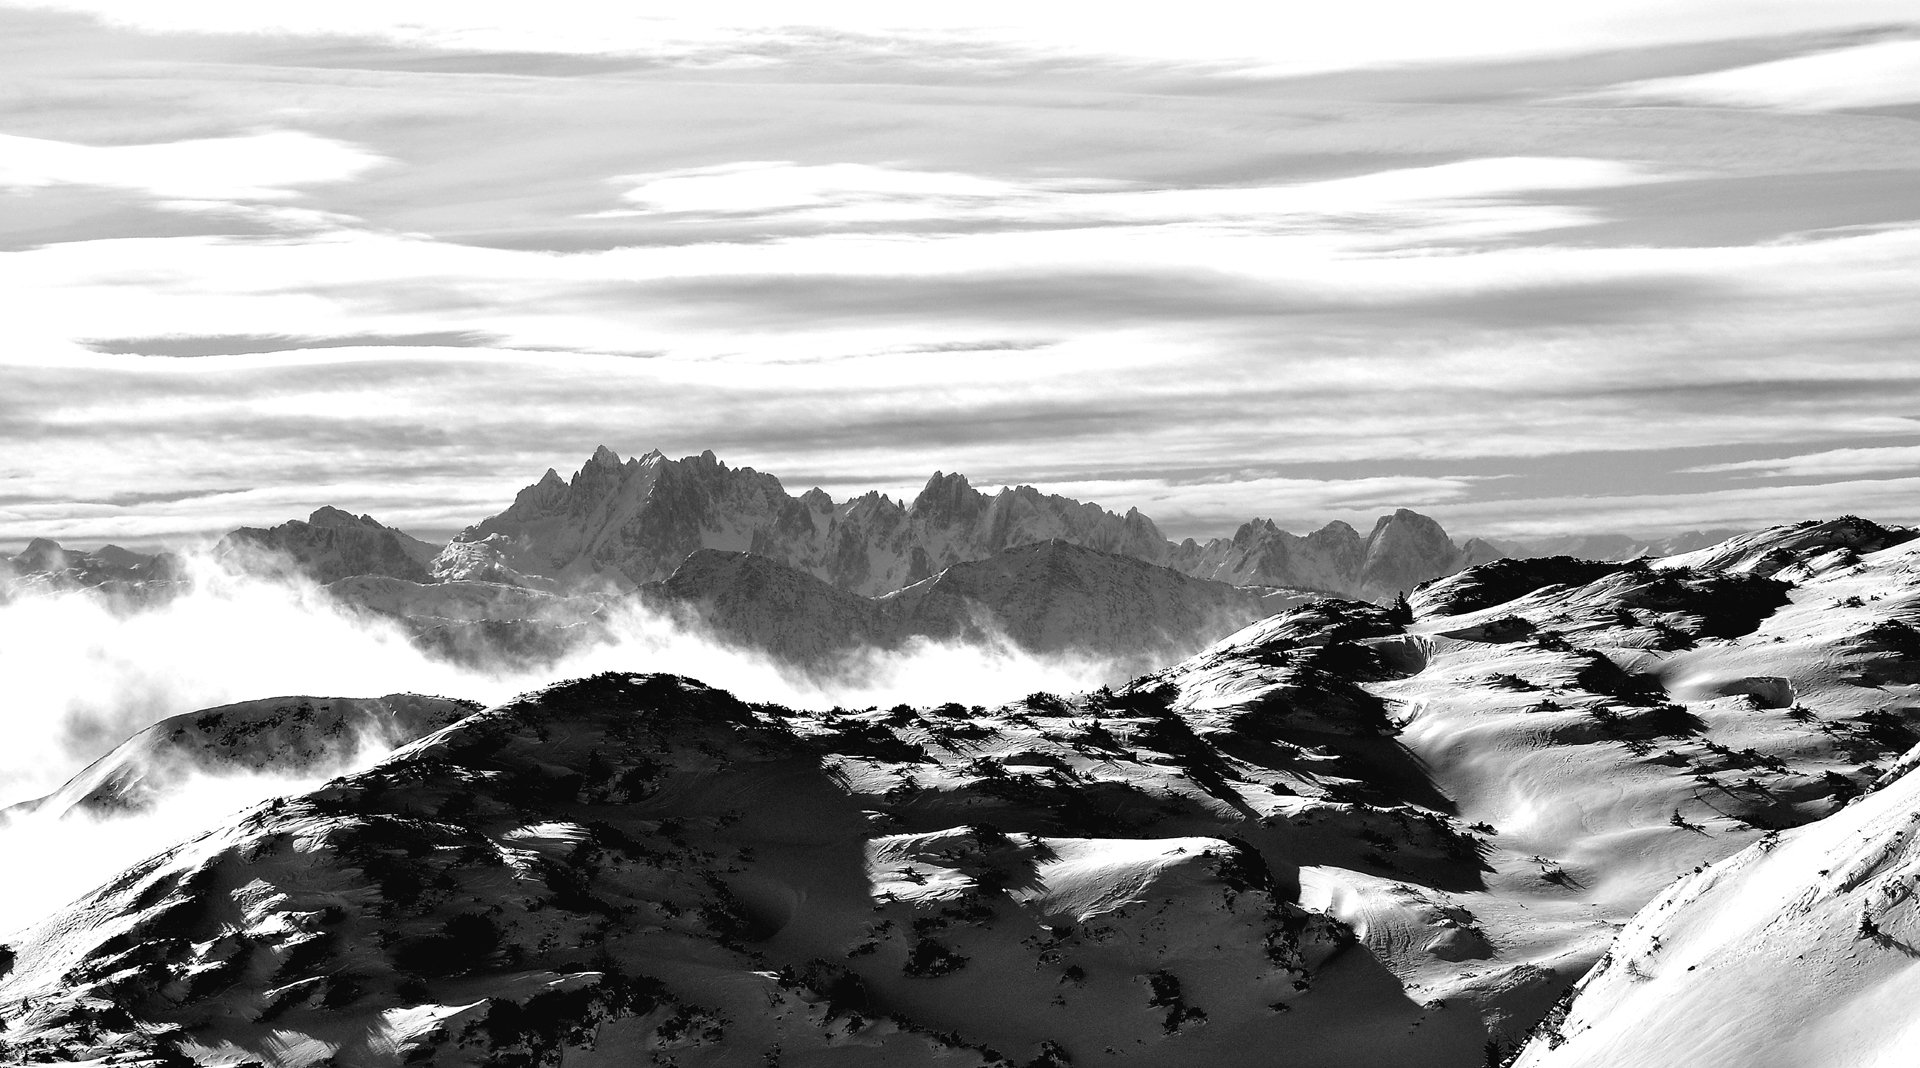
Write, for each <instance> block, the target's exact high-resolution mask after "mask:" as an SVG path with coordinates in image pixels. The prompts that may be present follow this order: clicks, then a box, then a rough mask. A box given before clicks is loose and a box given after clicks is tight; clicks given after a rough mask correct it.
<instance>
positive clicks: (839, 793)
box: [0, 517, 1920, 1068]
mask: <svg viewBox="0 0 1920 1068" xmlns="http://www.w3.org/2000/svg"><path fill="white" fill-rule="evenodd" d="M733 559H735V558H719V559H715V560H714V561H713V563H714V564H715V565H716V566H718V567H720V568H721V569H723V570H724V569H725V568H726V567H727V566H728V565H729V564H730V563H731V562H732V560H733ZM822 586H823V588H828V589H830V588H831V587H825V586H824V584H822ZM388 700H389V701H390V702H391V701H393V700H394V699H388ZM309 704H310V705H311V704H312V701H311V700H310V701H309ZM288 707H289V704H288V703H287V702H280V703H273V702H269V703H266V704H265V705H262V706H260V707H258V708H256V709H255V710H254V712H252V713H249V715H257V716H264V717H266V718H267V719H268V720H270V721H271V722H272V723H273V724H275V727H276V729H280V730H283V731H285V732H286V733H284V734H282V735H281V736H280V739H281V740H280V741H278V742H276V743H275V745H276V747H288V748H289V749H290V751H291V750H292V749H297V748H298V746H297V745H296V742H297V737H298V735H299V733H300V731H301V730H303V729H306V728H304V727H303V726H302V722H303V721H299V720H298V719H297V718H296V717H289V716H288V715H286V714H285V711H284V710H285V709H286V708H288ZM294 707H297V705H296V706H294ZM422 708H423V709H425V708H426V706H422ZM272 709H281V710H282V711H280V712H273V711H271V710H272ZM451 711H455V714H457V715H458V716H459V718H457V719H456V720H455V721H453V722H451V723H450V724H449V725H447V726H444V727H439V728H438V729H436V728H435V726H434V722H433V716H428V717H426V718H424V719H421V720H420V721H419V722H417V723H415V724H414V729H415V730H418V731H426V732H429V733H425V734H424V735H423V736H420V737H418V738H417V740H415V741H413V742H411V743H410V744H408V745H405V746H403V747H402V748H401V749H399V750H398V751H396V752H395V753H394V754H393V755H392V756H390V757H388V758H387V759H386V760H384V761H382V762H381V763H379V764H376V765H374V766H373V767H371V768H370V769H368V770H366V771H363V772H359V773H357V774H353V775H349V776H346V777H343V778H340V779H337V780H335V781H333V782H331V783H329V784H327V785H326V786H324V787H322V788H320V789H318V790H315V791H311V792H308V793H303V794H298V795H294V796H288V797H284V798H280V799H277V800H274V801H270V802H267V803H265V804H263V805H260V806H257V807H255V808H253V809H251V810H249V811H247V812H245V813H243V814H241V815H239V816H237V817H236V818H234V819H233V820H231V821H230V822H229V823H228V824H227V825H225V826H223V827H221V828H219V829H216V830H214V831H212V832H210V833H208V834H206V835H203V836H200V837H197V838H194V839H192V840H190V841H185V842H181V843H178V844H175V845H172V846H171V847H170V848H166V849H164V850H162V851H160V852H158V853H156V854H155V855H154V856H153V857H152V858H150V859H148V860H146V861H144V862H142V863H140V864H137V865H135V866H134V867H133V868H132V869H130V870H129V871H127V872H126V873H125V874H124V875H122V876H121V877H119V878H117V879H114V880H112V881H111V882H109V883H108V884H106V885H104V886H101V887H99V888H98V889H96V890H94V891H93V892H91V893H89V894H87V895H84V896H83V897H81V898H80V899H79V900H76V901H74V902H73V903H72V904H70V905H69V906H67V907H66V908H65V909H63V910H61V911H59V912H58V913H57V914H55V915H53V916H50V917H48V918H46V919H45V920H43V921H41V922H39V923H37V924H34V925H33V926H31V927H30V928H28V929H26V930H24V931H21V932H20V933H18V934H17V935H15V936H10V937H9V939H8V946H7V948H6V950H5V954H4V956H0V970H3V971H4V972H5V974H4V976H0V1021H4V1023H5V1030H4V1031H0V1042H4V1043H5V1056H4V1058H0V1059H7V1060H11V1061H17V1062H23V1063H52V1062H69V1061H93V1062H99V1063H147V1064H155V1065H160V1064H241V1063H258V1064H262V1065H268V1066H271V1068H305V1066H316V1065H322V1064H334V1065H399V1064H406V1063H433V1064H521V1065H537V1064H563V1063H564V1064H568V1065H576V1064H577V1065H593V1064H603V1063H604V1064H621V1065H625V1064H634V1063H654V1064H668V1063H672V1064H678V1065H686V1066H692V1065H702V1064H712V1065H737V1064H753V1065H764V1064H773V1063H777V1064H785V1065H805V1064H821V1065H827V1064H832V1065H842V1064H873V1065H896V1064H922V1063H926V1064H943V1065H954V1064H963V1065H964V1064H982V1065H987V1064H991V1065H1000V1064H1013V1065H1049V1066H1058V1065H1069V1064H1078V1065H1085V1064H1107V1063H1114V1064H1141V1065H1154V1066H1160V1065H1194V1066H1200V1065H1235V1064H1247V1065H1254V1064H1270V1063H1274V1060H1275V1058H1276V1056H1278V1055H1280V1051H1284V1055H1285V1056H1286V1057H1288V1058H1291V1059H1294V1060H1298V1061H1300V1062H1301V1063H1307V1064H1316V1065H1332V1066H1373V1065H1399V1064H1417V1065H1423V1066H1425V1065H1433V1066H1438V1068H1451V1066H1459V1068H1477V1066H1484V1065H1486V1064H1487V1063H1489V1062H1492V1063H1501V1062H1503V1061H1506V1060H1507V1059H1509V1058H1511V1057H1514V1056H1518V1057H1519V1058H1520V1059H1521V1062H1522V1063H1524V1064H1526V1065H1528V1066H1529V1068H1559V1066H1562V1065H1586V1064H1602V1063H1606V1064H1621V1063H1627V1064H1646V1065H1653V1064H1663V1063H1673V1061H1672V1060H1671V1059H1668V1058H1667V1057H1666V1054H1667V1053H1671V1052H1672V1051H1674V1050H1685V1051H1687V1063H1702V1064H1714V1065H1721V1064H1724V1065H1728V1066H1732V1065H1736V1064H1742V1065H1744V1064H1782V1065H1785V1064H1812V1065H1834V1066H1839V1065H1852V1064H1862V1063H1882V1062H1884V1063H1893V1062H1894V1061H1896V1060H1897V1059H1898V1057H1899V1056H1900V1055H1901V1052H1900V1051H1902V1050H1904V1048H1905V1047H1904V1045H1903V1044H1902V1043H1903V1041H1904V1035H1905V1033H1906V1030H1905V1027H1906V1025H1905V1022H1904V1014H1903V1013H1900V1012H1889V1011H1886V1004H1887V1000H1886V999H1888V998H1889V997H1897V995H1898V993H1899V992H1900V991H1904V990H1905V989H1906V986H1905V985H1902V984H1904V983H1905V981H1906V980H1905V978H1904V977H1905V976H1906V975H1907V974H1908V972H1909V970H1910V967H1911V961H1910V960H1909V957H1910V956H1911V954H1910V953H1908V952H1907V950H1906V948H1905V947H1907V945H1908V943H1909V942H1910V941H1912V939H1911V937H1910V936H1911V934H1912V932H1911V931H1910V930H1908V927H1910V926H1911V917H1910V916H1909V915H1908V914H1909V912H1910V911H1911V910H1910V908H1909V905H1910V904H1911V901H1910V898H1911V894H1910V893H1908V890H1910V886H1909V883H1910V882H1911V878H1910V872H1909V868H1910V867H1911V865H1910V864H1909V862H1908V858H1907V855H1906V854H1907V847H1906V844H1905V843H1906V842H1907V840H1908V838H1910V837H1911V827H1912V826H1913V825H1914V823H1915V822H1916V821H1920V802H1917V801H1916V800H1915V794H1914V791H1913V789H1912V788H1911V771H1910V769H1912V768H1914V767H1915V766H1916V765H1920V756H1916V755H1915V754H1916V753H1920V750H1917V749H1915V745H1916V742H1920V733H1916V732H1917V731H1920V542H1917V541H1915V540H1913V532H1911V531H1903V530H1898V529H1893V528H1884V527H1879V526H1876V525H1873V524H1869V523H1866V522H1865V521H1862V520H1856V519H1852V518H1851V517H1848V518H1844V519H1841V520H1836V521H1833V522H1831V523H1826V524H1801V525H1795V526H1788V527H1778V528H1772V529H1770V530H1767V531H1762V532H1759V533H1758V534H1756V535H1754V536H1751V537H1749V538H1746V539H1745V540H1743V541H1742V542H1741V543H1740V544H1738V545H1732V544H1729V545H1725V546H1720V547H1717V548H1714V549H1712V550H1710V551H1703V552H1702V554H1701V555H1700V556H1698V557H1696V558H1694V559H1691V560H1688V559H1677V560H1673V561H1652V562H1649V561H1634V562H1605V561H1600V562H1594V561H1579V560H1573V559H1571V558H1546V559H1540V560H1520V561H1513V560H1503V561H1497V562H1494V563H1491V564H1487V565H1481V566H1478V567H1472V568H1469V569H1467V570H1465V571H1462V572H1460V573H1458V574H1456V575H1453V576H1450V577H1447V578H1444V579H1441V580H1439V581H1436V582H1433V583H1430V584H1428V585H1426V586H1424V587H1422V588H1420V589H1419V590H1417V591H1416V592H1415V593H1414V594H1413V595H1412V596H1411V597H1410V598H1409V599H1408V602H1407V603H1406V604H1405V605H1396V606H1394V607H1382V606H1379V605H1374V604H1369V603H1365V602H1360V601H1352V600H1341V599H1321V600H1316V601H1313V602H1311V603H1307V604H1300V605H1295V606H1292V607H1289V608H1287V609H1285V610H1284V611H1281V612H1278V613H1277V614H1274V615H1271V616H1269V617H1267V618H1264V619H1261V620H1259V621H1257V622H1255V623H1253V624H1251V625H1250V626H1248V627H1246V628H1244V629H1243V630H1241V631H1239V632H1238V633H1236V634H1234V635H1232V636H1230V637H1228V638H1226V639H1224V640H1222V641H1220V642H1218V643H1216V644H1214V645H1213V646H1211V647H1209V648H1207V649H1205V650H1203V651H1201V652H1199V653H1197V654H1196V655H1194V656H1192V657H1189V658H1187V659H1185V660H1182V661H1180V662H1178V663H1175V664H1172V665H1169V666H1166V667H1163V668H1160V669H1157V670H1154V671H1150V672H1148V673H1146V674H1144V675H1141V676H1139V677H1137V678H1135V679H1133V680H1132V681H1130V682H1128V683H1127V684H1125V685H1123V686H1118V687H1112V688H1102V689H1098V690H1094V691H1091V692H1086V693H1078V694H1049V693H1035V694H1031V695H1028V696H1026V697H1024V698H1022V699H1020V700H1016V701H1013V702H1010V703H1007V704H1003V705H999V706H996V707H984V706H966V705H960V704H946V705H933V706H918V707H915V706H906V705H900V706H896V707H892V708H877V707H876V708H860V709H847V708H837V709H832V710H830V711H817V712H809V711H801V710H796V709H791V708H786V707H782V706H779V705H772V704H749V703H745V702H742V701H739V700H737V699H735V698H733V697H732V696H730V695H728V694H727V693H726V692H725V691H724V690H723V689H720V688H717V687H715V686H712V685H708V684H706V683H702V682H696V681H694V680H690V679H685V678H679V677H675V676H670V675H640V674H632V673H624V672H615V673H609V674H603V675H598V676H595V677H592V678H585V679H577V680H572V681H566V682H560V683H556V684H554V685H552V686H549V687H547V688H545V689H542V690H538V691H536V692H533V693H529V694H526V695H524V696H522V697H520V698H517V699H515V700H512V701H509V702H506V703H504V704H501V705H499V706H497V707H493V708H489V709H484V710H478V711H466V710H451ZM434 714H435V715H438V714H439V713H437V712H436V713H434ZM230 715H231V713H230V714H229V716H230ZM245 718H246V717H241V719H242V720H245ZM221 722H222V723H224V722H228V720H227V719H223V720H222V721H221ZM233 722H240V721H239V720H236V721H233ZM313 722H319V719H318V718H314V720H313ZM221 729H223V728H222V727H221V726H220V725H219V724H214V723H211V721H210V726H209V727H208V728H207V730H208V731H213V732H216V734H217V732H218V731H219V730H221ZM202 737H203V738H204V737H211V736H208V735H203V736H202ZM193 745H194V746H195V747H196V748H198V749H204V748H205V745H204V743H202V742H196V743H193ZM1903 880H1905V881H1903ZM1827 978H1832V979H1833V981H1831V982H1828V981H1827ZM1816 980H1817V981H1816ZM1754 984H1758V985H1754ZM1754 989H1760V990H1764V991H1765V993H1764V996H1759V997H1755V999H1754V1001H1753V1005H1752V1013H1751V1014H1750V1016H1749V1017H1740V1016H1738V1015H1737V1014H1736V1015H1735V1016H1734V1017H1733V1020H1734V1024H1733V1025H1732V1026H1735V1027H1737V1029H1738V1033H1737V1034H1734V1033H1733V1032H1728V1031H1725V1030H1722V1031H1717V1032H1707V1031H1703V1030H1701V1029H1700V1028H1699V1027H1698V1026H1697V1024H1698V1020H1699V1019H1700V1013H1701V1012H1703V1011H1705V1010H1704V1009H1700V1008H1698V1007H1699V1006H1705V1005H1724V1004H1727V1003H1728V1002H1732V1003H1735V1004H1739V1003H1740V998H1741V997H1742V996H1743V995H1742V994H1740V991H1750V990H1754ZM1690 1006H1692V1007H1694V1008H1689V1007H1690ZM1716 1036H1717V1037H1716ZM1780 1050H1791V1051H1793V1052H1794V1056H1792V1057H1788V1058H1785V1059H1782V1057H1781V1056H1778V1055H1777V1053H1778V1051H1780ZM1663 1051H1664V1052H1663ZM1802 1054H1804V1056H1803V1055H1802ZM1874 1057H1880V1058H1881V1060H1880V1061H1875V1060H1873V1058H1874Z"/></svg>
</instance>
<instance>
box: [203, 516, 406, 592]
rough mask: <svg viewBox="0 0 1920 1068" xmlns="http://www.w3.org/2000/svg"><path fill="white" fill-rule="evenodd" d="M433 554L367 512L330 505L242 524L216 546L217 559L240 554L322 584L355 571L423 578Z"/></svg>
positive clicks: (245, 559)
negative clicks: (299, 515) (260, 524)
mask: <svg viewBox="0 0 1920 1068" xmlns="http://www.w3.org/2000/svg"><path fill="white" fill-rule="evenodd" d="M436 552H438V548H437V547H436V546H433V545H430V544H428V543H426V542H424V541H421V540H419V539H418V538H415V537H412V536H410V535H408V534H405V533H403V532H401V531H398V530H394V529H393V528H391V527H387V526H383V525H381V523H380V522H379V521H377V520H375V519H374V518H373V517H372V516H370V515H359V516H356V515H354V514H353V513H351V512H346V511H342V510H341V509H338V508H331V507H328V508H321V509H318V510H317V511H315V512H314V513H313V515H311V516H309V517H308V518H307V520H306V522H301V521H300V520H298V519H292V520H288V521H287V522H285V523H282V524H280V525H279V526H277V527H273V528H271V529H266V530H262V529H260V528H257V527H241V528H240V529H238V530H235V531H233V532H231V533H229V534H228V535H227V536H226V537H224V538H222V539H221V540H220V543H219V544H218V545H217V546H215V547H214V555H215V556H216V557H228V558H232V557H241V558H243V560H242V562H243V563H246V564H247V565H249V566H253V567H258V566H260V565H261V564H266V565H267V566H270V567H271V566H278V565H287V566H291V567H292V568H294V569H295V570H297V571H299V572H300V573H302V574H305V575H307V576H309V577H311V578H312V579H313V580H314V581H316V582H321V583H327V582H334V581H337V580H339V579H343V578H349V577H351V576H354V575H385V576H388V577H391V578H400V579H414V580H420V581H424V580H426V579H427V578H428V575H427V562H428V561H430V560H432V559H433V557H434V554H435V553H436Z"/></svg>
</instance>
